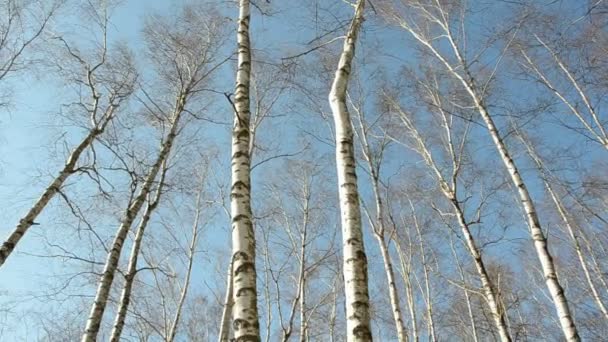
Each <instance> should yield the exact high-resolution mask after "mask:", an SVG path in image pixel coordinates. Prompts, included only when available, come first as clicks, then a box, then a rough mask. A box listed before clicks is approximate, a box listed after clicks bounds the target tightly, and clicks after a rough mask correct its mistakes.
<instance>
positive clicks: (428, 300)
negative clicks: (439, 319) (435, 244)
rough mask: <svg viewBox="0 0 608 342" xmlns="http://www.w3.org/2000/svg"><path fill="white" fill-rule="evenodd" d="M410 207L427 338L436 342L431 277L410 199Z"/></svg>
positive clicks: (420, 232)
mask: <svg viewBox="0 0 608 342" xmlns="http://www.w3.org/2000/svg"><path fill="white" fill-rule="evenodd" d="M410 207H411V208H412V215H413V218H414V227H415V228H416V234H417V235H418V246H419V247H420V259H421V262H422V272H423V273H422V274H423V275H424V291H422V289H421V292H422V294H423V295H424V301H425V304H426V321H427V330H428V335H429V340H430V341H433V342H437V335H436V333H435V320H434V318H433V300H432V298H433V296H432V293H431V279H430V276H429V267H428V262H427V259H426V254H425V250H424V245H425V244H424V241H423V238H422V231H421V230H420V225H419V224H418V218H417V217H416V211H415V210H414V204H413V203H412V202H411V201H410Z"/></svg>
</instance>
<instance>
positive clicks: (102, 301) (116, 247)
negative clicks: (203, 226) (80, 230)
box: [81, 96, 185, 342]
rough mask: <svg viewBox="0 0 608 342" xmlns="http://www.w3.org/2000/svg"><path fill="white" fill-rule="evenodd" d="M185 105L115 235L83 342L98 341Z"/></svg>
mask: <svg viewBox="0 0 608 342" xmlns="http://www.w3.org/2000/svg"><path fill="white" fill-rule="evenodd" d="M184 106H185V96H180V98H179V99H178V101H177V106H176V111H175V115H174V116H173V118H172V122H171V128H170V131H169V134H168V135H167V137H166V139H165V141H164V142H163V144H162V146H161V149H160V152H159V154H158V157H157V159H156V162H155V163H154V165H152V167H151V168H150V171H149V172H148V174H147V175H146V179H145V180H144V183H143V186H142V187H141V189H140V191H139V193H138V194H137V196H136V197H135V198H134V199H133V201H132V202H131V204H130V206H129V208H128V209H127V210H126V212H125V214H124V217H123V218H122V222H121V224H120V227H119V228H118V230H117V232H116V236H115V237H114V241H113V242H112V249H111V250H110V252H109V253H108V256H107V258H106V263H105V266H104V269H103V273H102V275H101V279H100V280H99V285H98V287H97V292H96V294H95V299H94V302H93V306H92V308H91V312H90V313H89V318H88V320H87V324H86V328H85V331H84V334H83V335H82V340H81V341H82V342H94V341H96V340H97V334H98V333H99V328H100V325H101V320H102V318H103V313H104V311H105V308H106V304H107V302H108V295H109V294H110V289H111V287H112V282H113V281H114V275H115V273H116V269H117V267H118V262H119V259H120V254H121V252H122V247H123V244H124V241H125V239H126V237H127V234H128V233H129V229H130V228H131V225H132V224H133V221H134V220H135V218H136V217H137V214H138V213H139V211H140V210H141V208H142V206H143V204H144V202H145V200H146V198H147V196H148V195H149V193H150V191H151V189H152V186H153V184H154V181H155V180H156V177H157V175H158V173H159V171H160V169H161V166H162V164H163V163H164V162H165V160H166V159H167V158H168V156H169V153H170V152H171V148H172V146H173V141H174V140H175V137H176V136H177V132H178V126H179V119H180V117H181V114H182V112H183V110H184Z"/></svg>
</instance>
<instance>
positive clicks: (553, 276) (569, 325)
mask: <svg viewBox="0 0 608 342" xmlns="http://www.w3.org/2000/svg"><path fill="white" fill-rule="evenodd" d="M467 89H470V90H471V96H472V97H473V99H474V102H475V106H476V107H477V108H478V110H479V113H480V114H481V116H482V117H483V120H484V121H485V123H486V125H487V127H488V130H489V131H490V135H491V136H492V140H493V141H494V144H495V145H496V148H497V149H498V151H499V153H500V156H501V158H502V161H503V163H504V164H505V167H506V168H507V171H508V172H509V174H510V176H511V180H512V181H513V184H514V185H515V187H516V188H517V192H518V194H519V198H520V201H521V203H522V205H523V207H524V210H525V213H526V217H527V219H528V224H529V226H530V232H531V234H532V240H533V241H534V247H535V249H536V253H537V255H538V258H539V259H540V263H541V266H542V270H543V274H544V277H545V282H546V284H547V287H548V288H549V293H550V294H551V298H552V299H553V303H554V304H555V308H556V311H557V315H558V317H559V322H560V324H561V327H562V330H563V332H564V335H565V337H566V339H567V340H568V341H580V337H579V335H578V331H577V329H576V325H575V324H574V318H573V317H572V314H571V313H570V308H569V306H568V300H567V299H566V295H565V294H564V289H563V288H562V286H561V284H560V283H559V278H558V276H557V272H556V270H555V263H554V262H553V257H552V256H551V253H550V252H549V246H548V244H547V238H546V237H545V234H544V233H543V230H542V228H541V225H540V220H539V218H538V214H537V211H536V208H535V205H534V202H533V200H532V197H530V193H529V192H528V188H527V186H526V184H525V183H524V181H523V179H522V178H521V175H520V173H519V170H518V168H517V166H516V165H515V162H514V161H513V158H511V155H510V153H509V151H508V150H507V147H506V144H505V143H504V141H503V139H502V137H501V136H500V133H499V132H498V129H497V128H496V125H495V124H494V120H493V119H492V117H491V116H490V114H489V113H488V111H487V110H486V108H485V105H484V104H483V103H482V102H481V101H480V100H479V99H478V97H477V95H476V94H475V92H474V91H473V90H472V88H470V87H469V88H467Z"/></svg>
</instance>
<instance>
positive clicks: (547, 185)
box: [519, 135, 608, 321]
mask: <svg viewBox="0 0 608 342" xmlns="http://www.w3.org/2000/svg"><path fill="white" fill-rule="evenodd" d="M519 137H520V140H521V141H522V142H523V144H524V145H525V146H526V149H527V150H528V154H529V155H530V157H531V158H532V160H533V161H534V162H535V164H536V167H537V169H538V171H539V172H540V173H541V178H542V179H543V184H544V185H545V189H547V192H548V193H549V196H550V197H551V200H552V201H553V204H555V207H556V208H557V212H558V213H559V216H560V217H561V219H562V221H563V222H564V225H565V227H566V230H567V231H568V235H569V236H570V239H572V243H573V244H574V251H575V252H576V256H577V258H578V261H579V263H580V264H581V269H582V270H583V274H584V275H585V280H586V281H587V284H588V285H589V289H590V290H591V294H592V295H593V299H594V301H595V303H596V305H597V307H598V308H599V309H600V311H601V312H602V314H603V315H604V318H605V319H606V320H607V321H608V310H607V309H606V306H605V305H604V302H602V298H601V296H600V294H599V292H598V290H597V288H596V287H595V284H594V283H593V280H592V278H591V273H590V272H589V267H587V261H586V260H585V255H584V254H583V249H582V247H581V244H580V241H579V237H578V235H577V234H576V232H575V229H574V223H573V222H572V220H571V219H570V218H569V217H568V214H567V212H566V208H565V207H564V205H563V203H562V201H561V200H560V197H559V196H558V195H557V193H556V192H555V190H554V189H553V187H552V186H551V183H550V182H549V178H548V175H547V174H546V173H547V172H546V169H545V167H544V165H543V162H542V160H541V159H540V157H539V156H538V154H537V153H536V151H535V150H534V148H533V147H532V145H531V144H530V142H528V141H527V140H526V139H524V138H523V137H522V136H521V135H520V136H519Z"/></svg>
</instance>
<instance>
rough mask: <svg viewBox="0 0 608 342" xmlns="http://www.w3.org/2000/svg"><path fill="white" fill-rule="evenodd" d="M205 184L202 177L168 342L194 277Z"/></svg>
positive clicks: (171, 341) (173, 332)
mask: <svg viewBox="0 0 608 342" xmlns="http://www.w3.org/2000/svg"><path fill="white" fill-rule="evenodd" d="M204 182H205V179H204V177H201V183H200V188H199V190H198V194H197V196H196V204H195V205H196V209H195V213H194V222H193V223H192V237H191V240H190V246H189V247H188V266H187V267H186V276H185V278H184V283H183V284H182V288H181V291H180V294H179V300H178V302H177V308H175V315H174V316H173V321H172V322H171V328H170V329H169V335H168V336H167V342H173V341H174V340H175V336H176V334H177V328H178V326H179V323H180V319H181V316H182V310H183V307H184V303H185V302H186V298H187V297H188V289H189V288H190V278H191V277H192V265H194V256H195V254H196V245H197V243H198V236H199V234H200V219H201V211H202V205H203V203H202V200H203V187H204V186H205V184H204Z"/></svg>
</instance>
